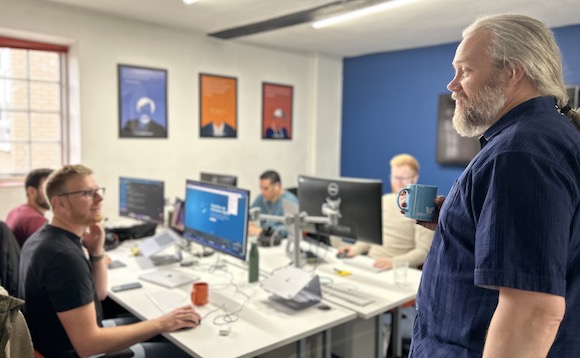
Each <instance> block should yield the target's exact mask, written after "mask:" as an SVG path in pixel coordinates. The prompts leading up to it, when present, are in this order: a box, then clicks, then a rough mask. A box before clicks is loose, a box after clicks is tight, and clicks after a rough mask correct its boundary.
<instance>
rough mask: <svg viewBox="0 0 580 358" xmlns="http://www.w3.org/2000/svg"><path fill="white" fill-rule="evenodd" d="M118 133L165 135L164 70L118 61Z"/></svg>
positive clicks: (145, 136)
mask: <svg viewBox="0 0 580 358" xmlns="http://www.w3.org/2000/svg"><path fill="white" fill-rule="evenodd" d="M117 71H118V80H119V137H120V138H167V127H168V122H167V71H166V70H163V69H156V68H145V67H137V66H130V65H121V64H120V65H118V66H117Z"/></svg>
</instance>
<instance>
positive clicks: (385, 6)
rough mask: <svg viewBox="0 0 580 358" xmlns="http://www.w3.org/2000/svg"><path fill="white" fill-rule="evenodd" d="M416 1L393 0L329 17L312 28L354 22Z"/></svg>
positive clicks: (315, 23)
mask: <svg viewBox="0 0 580 358" xmlns="http://www.w3.org/2000/svg"><path fill="white" fill-rule="evenodd" d="M415 1H418V0H391V1H387V2H384V3H380V4H378V5H373V6H369V7H365V8H362V9H358V10H354V11H351V12H347V13H345V14H341V15H337V16H333V17H329V18H326V19H324V20H320V21H316V22H314V23H312V27H314V28H315V29H320V28H322V27H327V26H332V25H335V24H337V23H339V22H344V21H348V20H352V19H357V18H359V17H362V16H367V15H371V14H376V13H377V12H380V11H385V10H390V9H394V8H396V7H399V6H403V5H407V4H410V3H412V2H415Z"/></svg>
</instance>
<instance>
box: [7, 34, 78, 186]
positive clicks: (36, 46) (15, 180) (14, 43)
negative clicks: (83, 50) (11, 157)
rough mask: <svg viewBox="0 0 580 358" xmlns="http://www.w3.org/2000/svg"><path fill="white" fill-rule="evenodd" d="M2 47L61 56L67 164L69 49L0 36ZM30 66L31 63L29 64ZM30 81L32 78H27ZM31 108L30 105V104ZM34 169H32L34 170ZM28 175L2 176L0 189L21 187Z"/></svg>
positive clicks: (62, 121) (63, 145)
mask: <svg viewBox="0 0 580 358" xmlns="http://www.w3.org/2000/svg"><path fill="white" fill-rule="evenodd" d="M0 47H2V48H13V49H22V50H28V51H48V52H56V53H58V55H59V61H60V64H59V65H60V79H59V83H60V114H61V116H60V117H61V118H60V127H61V128H60V129H61V138H60V146H61V163H62V164H66V163H68V162H69V160H70V146H71V142H70V138H69V137H70V123H69V122H70V120H71V118H70V115H69V101H70V99H69V96H68V86H69V72H68V71H69V68H68V53H69V47H68V46H65V45H58V44H52V43H46V42H39V41H30V40H24V39H18V38H12V37H5V36H0ZM28 66H30V63H28ZM27 81H30V78H29V77H28V78H27ZM29 106H30V104H29ZM26 112H27V114H28V116H29V118H30V114H31V113H33V112H34V111H31V110H30V107H29V108H27V110H26ZM29 145H30V144H29ZM32 169H34V168H30V170H32ZM25 177H26V173H9V174H0V188H6V187H16V186H21V185H22V184H23V183H24V179H25Z"/></svg>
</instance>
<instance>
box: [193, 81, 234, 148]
mask: <svg viewBox="0 0 580 358" xmlns="http://www.w3.org/2000/svg"><path fill="white" fill-rule="evenodd" d="M237 83H238V80H237V78H235V77H226V76H218V75H209V74H205V73H200V74H199V103H200V106H199V136H200V137H202V138H236V137H237V133H238V108H237V97H238V94H237V90H238V89H237V86H238V84H237Z"/></svg>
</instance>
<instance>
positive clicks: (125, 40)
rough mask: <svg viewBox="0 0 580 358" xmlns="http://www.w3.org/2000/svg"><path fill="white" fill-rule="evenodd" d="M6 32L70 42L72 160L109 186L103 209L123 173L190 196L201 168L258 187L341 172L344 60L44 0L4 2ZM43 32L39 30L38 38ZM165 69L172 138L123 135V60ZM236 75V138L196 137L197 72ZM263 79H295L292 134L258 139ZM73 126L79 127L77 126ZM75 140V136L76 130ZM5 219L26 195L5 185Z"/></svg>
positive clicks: (109, 210)
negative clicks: (268, 176) (261, 181)
mask: <svg viewBox="0 0 580 358" xmlns="http://www.w3.org/2000/svg"><path fill="white" fill-rule="evenodd" d="M0 9H1V10H0V27H1V28H0V34H4V35H12V36H14V34H18V35H19V36H20V37H24V38H30V39H38V38H42V36H47V35H48V36H50V37H51V39H52V40H54V39H56V40H57V41H59V42H64V43H69V44H70V46H71V52H70V55H69V57H70V58H69V62H70V65H71V69H72V70H71V71H72V74H71V96H72V97H73V98H77V100H76V101H75V100H73V103H72V104H71V106H72V107H71V112H72V114H73V117H74V115H75V114H76V115H77V116H78V118H79V123H80V125H79V126H78V127H79V128H78V130H77V132H78V134H79V138H80V139H79V140H78V141H77V142H76V144H75V146H76V147H77V149H76V150H75V152H74V153H73V158H75V157H76V158H78V159H77V161H80V162H82V163H83V164H85V165H88V166H89V167H91V168H92V169H93V170H94V171H95V177H96V179H97V181H98V182H99V184H101V185H103V186H106V187H107V196H106V200H105V212H106V215H108V216H110V217H115V216H116V212H117V205H118V177H119V176H122V175H124V176H134V177H143V178H153V179H162V180H165V183H166V196H167V197H169V198H173V197H175V196H181V197H183V192H184V183H185V179H186V178H191V179H197V178H199V172H200V171H202V170H203V171H210V172H218V173H227V174H237V175H238V186H240V187H243V188H247V189H250V190H252V194H253V195H256V194H257V192H258V177H259V175H260V173H262V172H263V171H264V170H266V169H276V170H278V171H279V172H280V174H281V175H282V179H283V182H284V183H283V184H284V185H285V186H295V185H296V177H297V175H298V174H315V175H322V176H338V175H339V164H340V163H339V159H340V158H339V157H340V153H339V148H340V110H341V93H342V90H341V88H342V59H340V58H331V57H326V56H322V55H318V54H304V53H293V52H287V51H281V50H276V49H267V48H261V47H254V46H249V45H244V44H238V43H236V42H232V41H223V40H217V39H211V38H209V37H206V36H205V35H203V34H197V33H194V32H190V31H185V30H181V29H173V28H166V27H161V26H158V25H152V24H147V23H143V22H137V21H132V20H127V19H121V18H117V17H111V16H106V15H102V14H97V13H90V12H87V11H84V10H79V9H75V8H70V7H67V6H64V5H58V4H52V3H47V2H45V1H37V0H16V1H12V0H0ZM39 36H41V37H39ZM119 63H121V64H131V65H138V66H145V67H154V68H164V69H167V71H168V120H169V138H168V139H119V138H118V128H117V126H118V99H117V96H118V93H117V64H119ZM200 72H203V73H211V74H220V75H226V76H234V77H237V79H238V138H237V139H214V138H204V139H201V138H199V128H198V127H199V114H198V113H199V100H198V98H199V91H198V74H199V73H200ZM262 81H267V82H274V83H282V84H290V85H293V86H294V124H293V126H294V127H293V139H292V140H291V141H271V140H270V141H264V140H261V135H260V130H261V104H262V103H261V83H262ZM73 132H74V130H73ZM73 139H74V138H73ZM0 196H1V198H0V219H3V218H5V217H6V213H7V212H8V210H10V208H12V207H14V206H16V205H17V204H19V203H20V202H21V201H22V200H23V197H24V194H23V189H22V188H12V189H6V188H5V189H0Z"/></svg>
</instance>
